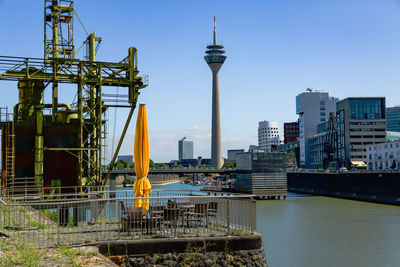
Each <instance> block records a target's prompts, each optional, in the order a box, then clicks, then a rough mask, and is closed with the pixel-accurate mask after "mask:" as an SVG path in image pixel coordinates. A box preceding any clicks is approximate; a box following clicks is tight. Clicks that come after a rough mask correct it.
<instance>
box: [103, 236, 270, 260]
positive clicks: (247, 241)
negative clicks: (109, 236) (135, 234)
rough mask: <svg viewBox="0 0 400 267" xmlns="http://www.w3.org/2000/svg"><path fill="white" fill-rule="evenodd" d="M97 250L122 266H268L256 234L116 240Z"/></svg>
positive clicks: (105, 243)
mask: <svg viewBox="0 0 400 267" xmlns="http://www.w3.org/2000/svg"><path fill="white" fill-rule="evenodd" d="M98 247H99V251H100V253H102V254H103V255H106V256H108V257H110V258H111V259H113V260H114V261H116V262H117V263H118V264H124V265H125V266H147V265H157V266H185V265H188V266H229V265H230V266H236V265H237V266H240V265H242V266H267V263H266V259H265V254H264V248H263V246H262V236H261V235H260V234H258V233H254V234H251V235H243V236H224V237H183V238H152V239H140V240H127V241H121V240H118V241H109V242H101V243H99V245H98ZM115 259H119V260H115Z"/></svg>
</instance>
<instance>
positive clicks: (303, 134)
mask: <svg viewBox="0 0 400 267" xmlns="http://www.w3.org/2000/svg"><path fill="white" fill-rule="evenodd" d="M337 102H338V99H337V98H334V97H330V96H329V94H328V93H326V92H321V91H315V90H313V89H310V88H308V89H307V92H303V93H301V94H299V95H297V96H296V114H298V115H299V137H300V165H301V166H303V167H306V168H309V167H310V163H309V153H308V138H311V137H313V136H314V135H315V134H316V133H317V125H318V124H320V123H322V122H327V121H328V120H329V113H330V112H336V103H337Z"/></svg>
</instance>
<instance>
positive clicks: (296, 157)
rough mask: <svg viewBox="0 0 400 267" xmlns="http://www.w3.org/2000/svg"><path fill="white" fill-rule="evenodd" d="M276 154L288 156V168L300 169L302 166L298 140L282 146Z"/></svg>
mask: <svg viewBox="0 0 400 267" xmlns="http://www.w3.org/2000/svg"><path fill="white" fill-rule="evenodd" d="M276 152H284V153H285V154H286V166H287V167H289V168H294V169H296V168H298V167H299V166H300V141H299V140H296V141H293V142H289V143H286V144H281V145H279V146H278V147H277V148H276Z"/></svg>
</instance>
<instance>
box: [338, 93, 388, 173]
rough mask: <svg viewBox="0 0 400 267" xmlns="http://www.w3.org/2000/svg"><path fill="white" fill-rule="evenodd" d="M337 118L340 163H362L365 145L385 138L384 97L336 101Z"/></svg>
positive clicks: (364, 159) (382, 141)
mask: <svg viewBox="0 0 400 267" xmlns="http://www.w3.org/2000/svg"><path fill="white" fill-rule="evenodd" d="M336 109H337V112H336V122H337V131H338V132H337V138H338V148H337V153H338V160H339V164H340V166H350V165H360V164H361V163H363V162H365V161H366V159H367V153H366V145H372V144H377V143H385V142H386V109H385V98H384V97H349V98H346V99H344V100H341V101H339V102H338V103H337V108H336Z"/></svg>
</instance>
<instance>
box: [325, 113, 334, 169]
mask: <svg viewBox="0 0 400 267" xmlns="http://www.w3.org/2000/svg"><path fill="white" fill-rule="evenodd" d="M336 150H337V128H336V115H335V112H331V113H329V120H328V125H327V128H326V138H325V142H324V153H325V158H324V159H323V162H322V163H323V167H324V169H325V170H327V169H328V168H329V164H330V163H331V162H333V163H335V168H337V166H338V161H337V151H336Z"/></svg>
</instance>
